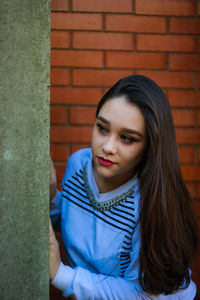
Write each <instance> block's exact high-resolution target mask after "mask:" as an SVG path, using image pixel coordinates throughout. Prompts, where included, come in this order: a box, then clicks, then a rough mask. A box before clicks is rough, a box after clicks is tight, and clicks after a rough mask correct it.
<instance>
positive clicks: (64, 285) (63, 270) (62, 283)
mask: <svg viewBox="0 0 200 300" xmlns="http://www.w3.org/2000/svg"><path fill="white" fill-rule="evenodd" d="M74 275H75V270H74V269H72V268H71V267H69V266H65V265H64V264H63V263H62V262H61V263H60V266H59V268H58V271H57V273H56V275H55V277H54V278H53V280H52V281H51V284H52V285H53V286H55V287H56V288H57V289H59V290H61V291H62V292H65V291H67V290H70V289H71V287H72V282H73V278H74Z"/></svg>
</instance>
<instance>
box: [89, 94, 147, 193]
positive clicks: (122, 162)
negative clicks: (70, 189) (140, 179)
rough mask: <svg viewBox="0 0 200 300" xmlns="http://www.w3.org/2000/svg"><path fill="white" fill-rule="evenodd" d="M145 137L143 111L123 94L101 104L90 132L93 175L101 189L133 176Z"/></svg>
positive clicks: (116, 185)
mask: <svg viewBox="0 0 200 300" xmlns="http://www.w3.org/2000/svg"><path fill="white" fill-rule="evenodd" d="M146 139H147V138H146V126H145V120H144V117H143V114H142V113H141V111H140V109H139V108H138V107H137V106H136V105H133V104H131V103H130V102H128V101H127V100H126V97H125V96H120V97H115V98H112V99H110V100H108V101H107V102H106V103H105V104H104V105H103V106H102V108H101V110H100V112H99V115H98V117H97V119H96V122H95V125H94V128H93V133H92V154H93V167H94V177H95V180H96V183H97V185H98V187H99V189H100V191H101V192H106V191H108V190H110V189H113V188H116V187H118V186H120V185H122V184H124V183H125V182H127V181H128V180H129V179H131V178H132V177H133V176H134V174H135V173H136V172H137V166H138V163H139V162H140V160H141V158H142V157H143V154H144V151H145V146H146Z"/></svg>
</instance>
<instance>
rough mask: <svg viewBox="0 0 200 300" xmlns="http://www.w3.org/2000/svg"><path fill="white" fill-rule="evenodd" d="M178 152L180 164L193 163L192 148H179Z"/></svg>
mask: <svg viewBox="0 0 200 300" xmlns="http://www.w3.org/2000/svg"><path fill="white" fill-rule="evenodd" d="M178 152H179V158H180V162H181V163H194V155H195V154H194V148H192V147H179V148H178Z"/></svg>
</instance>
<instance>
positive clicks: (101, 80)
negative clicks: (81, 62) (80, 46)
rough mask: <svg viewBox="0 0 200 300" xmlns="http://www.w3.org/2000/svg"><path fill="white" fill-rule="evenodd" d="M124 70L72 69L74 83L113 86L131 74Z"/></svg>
mask: <svg viewBox="0 0 200 300" xmlns="http://www.w3.org/2000/svg"><path fill="white" fill-rule="evenodd" d="M131 74H132V72H131V71H124V70H78V69H74V70H73V71H72V76H73V85H79V86H96V87H98V86H99V87H111V86H112V85H113V84H115V83H116V82H117V81H118V80H119V79H120V78H122V77H125V76H128V75H131Z"/></svg>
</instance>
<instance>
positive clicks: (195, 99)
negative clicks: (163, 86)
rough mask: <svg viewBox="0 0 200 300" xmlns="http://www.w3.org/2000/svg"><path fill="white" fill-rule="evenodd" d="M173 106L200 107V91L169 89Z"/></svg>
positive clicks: (169, 97) (169, 96)
mask: <svg viewBox="0 0 200 300" xmlns="http://www.w3.org/2000/svg"><path fill="white" fill-rule="evenodd" d="M168 99H169V102H170V105H171V106H172V107H200V92H196V91H176V90H168Z"/></svg>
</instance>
